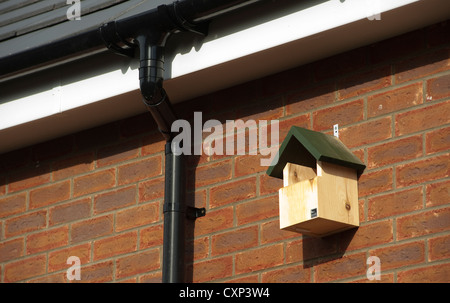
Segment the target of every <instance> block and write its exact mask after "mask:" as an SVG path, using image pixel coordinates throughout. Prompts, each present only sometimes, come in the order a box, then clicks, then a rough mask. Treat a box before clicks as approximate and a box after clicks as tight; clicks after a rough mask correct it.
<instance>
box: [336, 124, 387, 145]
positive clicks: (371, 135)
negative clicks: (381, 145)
mask: <svg viewBox="0 0 450 303" xmlns="http://www.w3.org/2000/svg"><path fill="white" fill-rule="evenodd" d="M391 121H392V120H391V117H384V118H380V119H377V120H370V121H367V122H364V123H360V124H357V125H354V126H349V127H344V128H339V139H340V140H341V141H342V142H343V143H344V144H345V145H346V146H347V147H348V148H353V147H357V146H362V145H365V144H370V143H376V142H380V141H383V140H386V139H389V138H391V137H392V127H391V124H392V122H391Z"/></svg>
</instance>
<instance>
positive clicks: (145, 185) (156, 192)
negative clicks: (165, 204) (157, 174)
mask: <svg viewBox="0 0 450 303" xmlns="http://www.w3.org/2000/svg"><path fill="white" fill-rule="evenodd" d="M163 197H164V178H157V179H153V180H149V181H145V182H142V183H139V202H144V201H150V200H155V199H161V198H163Z"/></svg>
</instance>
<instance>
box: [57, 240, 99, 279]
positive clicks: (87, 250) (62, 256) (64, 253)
mask: <svg viewBox="0 0 450 303" xmlns="http://www.w3.org/2000/svg"><path fill="white" fill-rule="evenodd" d="M71 256H75V257H78V258H80V263H81V265H84V264H87V263H89V261H90V259H91V243H85V244H81V245H77V246H71V247H68V248H64V249H60V250H57V251H51V252H49V253H48V271H49V272H54V271H58V270H62V269H66V270H67V269H68V268H69V267H70V266H71V265H70V264H67V259H68V258H69V257H71Z"/></svg>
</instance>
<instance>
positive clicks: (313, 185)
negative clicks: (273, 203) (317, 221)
mask: <svg viewBox="0 0 450 303" xmlns="http://www.w3.org/2000/svg"><path fill="white" fill-rule="evenodd" d="M279 202H280V228H282V229H283V228H285V227H288V226H290V225H294V224H297V223H299V222H304V221H306V220H309V219H311V209H313V208H317V178H313V179H311V180H303V181H300V182H297V183H295V184H292V185H289V186H286V187H283V188H280V190H279Z"/></svg>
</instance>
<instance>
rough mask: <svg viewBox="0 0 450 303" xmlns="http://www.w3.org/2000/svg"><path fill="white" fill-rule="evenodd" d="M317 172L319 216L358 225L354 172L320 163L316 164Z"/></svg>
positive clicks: (349, 169) (355, 177) (356, 190)
mask: <svg viewBox="0 0 450 303" xmlns="http://www.w3.org/2000/svg"><path fill="white" fill-rule="evenodd" d="M317 171H318V179H319V180H318V201H319V207H318V209H319V216H320V217H321V218H326V219H330V220H334V221H338V222H343V223H347V224H352V225H359V208H358V184H357V182H358V181H357V174H356V171H355V170H353V169H351V168H347V167H342V166H338V165H335V164H331V163H328V162H321V161H318V163H317Z"/></svg>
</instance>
